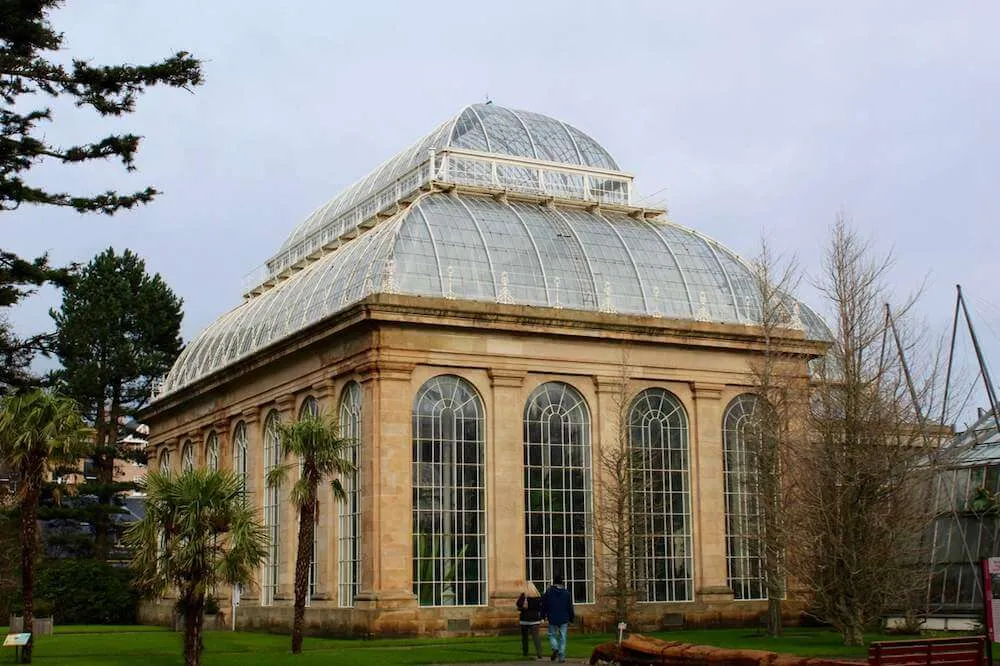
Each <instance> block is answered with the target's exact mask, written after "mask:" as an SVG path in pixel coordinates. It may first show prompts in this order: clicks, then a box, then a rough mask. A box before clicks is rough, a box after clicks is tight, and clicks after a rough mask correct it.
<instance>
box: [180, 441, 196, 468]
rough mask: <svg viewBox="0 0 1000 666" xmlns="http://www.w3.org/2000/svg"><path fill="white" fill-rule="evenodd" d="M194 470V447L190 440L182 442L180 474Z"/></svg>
mask: <svg viewBox="0 0 1000 666" xmlns="http://www.w3.org/2000/svg"><path fill="white" fill-rule="evenodd" d="M193 469H194V445H192V444H191V440H190V439H189V440H188V441H186V442H184V447H183V448H182V449H181V472H190V471H191V470H193Z"/></svg>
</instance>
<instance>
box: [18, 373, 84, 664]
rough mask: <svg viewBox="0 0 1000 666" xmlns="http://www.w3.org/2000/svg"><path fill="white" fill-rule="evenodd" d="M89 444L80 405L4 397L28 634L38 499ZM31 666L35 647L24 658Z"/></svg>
mask: <svg viewBox="0 0 1000 666" xmlns="http://www.w3.org/2000/svg"><path fill="white" fill-rule="evenodd" d="M90 440H91V431H90V429H89V428H88V427H87V425H86V424H85V423H84V422H83V419H82V417H81V416H80V411H79V408H78V407H77V404H76V402H74V401H73V400H71V399H70V398H66V397H64V396H60V395H57V394H55V393H49V392H47V391H42V390H40V389H35V390H32V391H27V392H24V393H14V394H11V395H7V396H4V397H3V398H0V463H2V464H3V465H4V466H5V467H7V468H8V469H9V470H10V472H11V475H12V477H13V480H14V482H15V483H16V486H17V495H16V497H17V500H18V504H19V505H20V510H21V593H22V595H23V597H24V623H23V625H22V626H23V627H25V631H31V627H32V624H33V623H34V619H35V559H36V558H37V556H38V528H37V520H38V500H39V497H40V496H41V493H42V486H43V485H44V484H45V477H46V473H47V472H48V471H49V470H50V469H52V468H53V467H55V466H57V465H63V464H69V463H72V462H76V461H77V459H79V458H80V456H81V455H83V454H84V453H85V452H86V451H87V449H88V447H89V445H90ZM21 661H22V663H25V664H30V663H31V646H30V645H28V646H26V647H25V648H24V652H22V653H21Z"/></svg>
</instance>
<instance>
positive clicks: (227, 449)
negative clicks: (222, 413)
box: [212, 419, 233, 470]
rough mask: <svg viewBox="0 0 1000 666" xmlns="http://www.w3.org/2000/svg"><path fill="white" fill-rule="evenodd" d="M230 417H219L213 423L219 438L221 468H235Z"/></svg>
mask: <svg viewBox="0 0 1000 666" xmlns="http://www.w3.org/2000/svg"><path fill="white" fill-rule="evenodd" d="M230 427H231V424H230V423H229V419H219V420H218V421H216V422H215V423H213V424H212V428H214V429H215V436H216V437H218V438H219V469H220V470H222V469H232V468H233V443H232V438H231V437H230V432H229V430H230Z"/></svg>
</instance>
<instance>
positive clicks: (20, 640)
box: [3, 634, 31, 647]
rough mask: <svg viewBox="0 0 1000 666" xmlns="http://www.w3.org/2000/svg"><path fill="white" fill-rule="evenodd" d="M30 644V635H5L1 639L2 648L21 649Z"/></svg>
mask: <svg viewBox="0 0 1000 666" xmlns="http://www.w3.org/2000/svg"><path fill="white" fill-rule="evenodd" d="M30 642H31V634H7V637H6V638H5V639H3V646H4V647H23V646H25V645H27V644H28V643H30Z"/></svg>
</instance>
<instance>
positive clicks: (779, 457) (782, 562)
mask: <svg viewBox="0 0 1000 666" xmlns="http://www.w3.org/2000/svg"><path fill="white" fill-rule="evenodd" d="M754 280H755V288H756V292H757V297H758V301H759V302H758V305H759V308H760V311H759V315H760V323H759V330H760V338H761V348H760V352H759V354H757V355H756V356H755V357H754V358H753V360H752V361H751V362H750V375H751V382H752V385H753V391H754V393H755V394H756V395H757V397H758V398H759V400H757V401H755V402H754V403H753V409H752V411H751V412H750V414H749V415H748V418H746V419H745V422H744V423H743V424H742V428H741V431H740V433H739V440H740V445H741V446H742V447H743V449H744V451H745V455H744V460H745V467H746V468H745V469H741V470H739V473H738V474H732V475H730V478H731V479H733V480H734V481H735V482H737V483H740V484H741V485H742V486H743V487H742V488H740V491H741V496H743V497H745V498H746V506H744V507H742V511H743V513H744V514H746V515H744V516H741V518H742V519H744V520H747V521H751V522H752V523H753V524H752V525H750V526H749V528H750V529H747V530H744V531H745V532H746V533H748V534H750V535H752V536H750V537H749V539H750V543H747V544H745V545H746V547H747V548H748V549H749V550H750V551H751V554H752V555H754V556H756V557H757V558H759V562H760V572H759V573H760V576H761V578H763V586H764V589H765V590H766V596H767V602H768V603H767V608H768V610H767V630H768V633H769V634H770V635H771V636H780V635H781V633H782V604H783V601H784V599H785V596H786V594H785V590H786V576H787V571H786V549H787V545H788V544H787V538H788V533H787V529H786V513H787V503H788V494H789V484H790V483H791V480H790V479H785V478H784V477H783V474H782V470H783V469H784V467H785V466H786V465H787V460H786V453H787V452H788V451H789V450H790V449H791V447H792V446H793V445H794V442H795V440H796V439H797V438H800V437H801V436H802V432H801V424H802V408H803V400H802V397H803V396H804V395H805V391H806V389H807V387H806V386H805V384H806V382H805V381H804V380H805V375H806V373H805V372H804V368H805V361H806V356H805V355H804V354H803V351H802V349H801V347H800V345H796V344H795V342H796V341H797V340H798V339H799V338H801V333H799V332H797V329H800V328H802V325H801V318H800V314H799V312H798V303H797V301H795V300H794V298H793V294H794V293H795V291H796V290H797V288H798V283H799V272H798V268H797V265H796V263H795V261H794V259H793V260H788V261H783V260H782V259H781V258H780V257H778V256H776V255H775V254H774V253H773V252H772V250H771V248H770V246H769V244H768V242H767V240H766V239H764V238H762V239H761V241H760V249H759V252H758V254H757V257H756V259H755V261H754ZM730 513H732V512H730ZM734 518H735V517H731V518H730V519H734ZM754 532H756V534H755V535H754V534H753V533H754Z"/></svg>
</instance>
